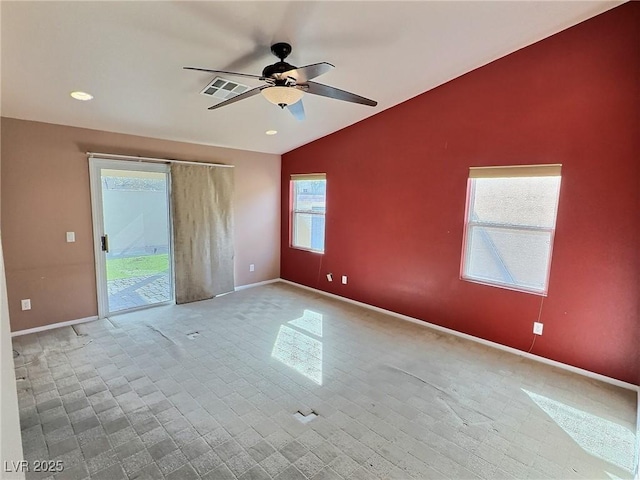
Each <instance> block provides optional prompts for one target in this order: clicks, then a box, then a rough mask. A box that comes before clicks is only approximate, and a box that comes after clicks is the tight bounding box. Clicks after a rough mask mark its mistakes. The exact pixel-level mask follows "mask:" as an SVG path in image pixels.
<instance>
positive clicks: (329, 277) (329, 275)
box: [327, 273, 333, 282]
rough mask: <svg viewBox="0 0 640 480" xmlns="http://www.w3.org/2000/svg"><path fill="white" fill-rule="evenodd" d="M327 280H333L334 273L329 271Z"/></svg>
mask: <svg viewBox="0 0 640 480" xmlns="http://www.w3.org/2000/svg"><path fill="white" fill-rule="evenodd" d="M327 282H333V275H331V274H330V273H327Z"/></svg>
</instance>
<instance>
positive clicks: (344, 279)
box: [342, 275, 347, 285]
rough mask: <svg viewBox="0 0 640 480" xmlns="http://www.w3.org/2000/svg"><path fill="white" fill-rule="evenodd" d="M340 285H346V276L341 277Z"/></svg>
mask: <svg viewBox="0 0 640 480" xmlns="http://www.w3.org/2000/svg"><path fill="white" fill-rule="evenodd" d="M342 284H343V285H346V284H347V276H346V275H342Z"/></svg>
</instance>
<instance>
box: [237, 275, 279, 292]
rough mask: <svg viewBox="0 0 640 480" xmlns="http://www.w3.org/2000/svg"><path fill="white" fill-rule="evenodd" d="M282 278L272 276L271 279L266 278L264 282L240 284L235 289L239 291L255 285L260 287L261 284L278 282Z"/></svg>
mask: <svg viewBox="0 0 640 480" xmlns="http://www.w3.org/2000/svg"><path fill="white" fill-rule="evenodd" d="M281 280H282V279H280V278H272V279H271V280H265V281H264V282H256V283H249V284H248V285H239V286H237V287H235V289H234V290H235V291H236V292H239V291H240V290H246V289H247V288H253V287H259V286H260V285H267V284H269V283H276V282H279V281H281Z"/></svg>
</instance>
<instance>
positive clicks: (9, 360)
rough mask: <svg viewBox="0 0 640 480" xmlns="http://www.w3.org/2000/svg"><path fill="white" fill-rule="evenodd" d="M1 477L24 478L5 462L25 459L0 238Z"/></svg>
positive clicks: (9, 463)
mask: <svg viewBox="0 0 640 480" xmlns="http://www.w3.org/2000/svg"><path fill="white" fill-rule="evenodd" d="M0 373H1V377H2V378H1V382H0V478H3V479H7V480H8V479H14V478H15V479H22V478H24V474H22V473H9V472H4V470H5V462H7V464H8V465H9V470H11V468H10V467H11V462H15V463H17V462H19V461H20V460H22V459H23V456H22V435H21V434H20V417H19V415H18V394H17V391H16V375H15V370H14V366H13V347H12V345H11V331H10V328H9V307H8V304H7V284H6V279H5V274H4V257H3V255H2V241H1V237H0Z"/></svg>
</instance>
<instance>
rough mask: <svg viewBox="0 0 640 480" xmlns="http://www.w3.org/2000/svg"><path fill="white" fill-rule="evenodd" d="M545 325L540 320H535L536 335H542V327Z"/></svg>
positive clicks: (534, 330)
mask: <svg viewBox="0 0 640 480" xmlns="http://www.w3.org/2000/svg"><path fill="white" fill-rule="evenodd" d="M543 327H544V325H543V324H542V323H540V322H533V333H535V334H536V335H542V328H543Z"/></svg>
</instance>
